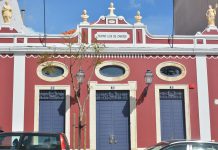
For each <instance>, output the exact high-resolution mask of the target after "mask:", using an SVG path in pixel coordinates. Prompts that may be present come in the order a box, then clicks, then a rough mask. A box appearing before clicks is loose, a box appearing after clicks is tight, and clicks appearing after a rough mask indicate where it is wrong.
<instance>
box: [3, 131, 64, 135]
mask: <svg viewBox="0 0 218 150" xmlns="http://www.w3.org/2000/svg"><path fill="white" fill-rule="evenodd" d="M7 134H8V135H13V134H14V135H15V134H16V135H17V134H21V135H24V134H25V135H27V134H28V135H60V134H63V133H60V132H57V133H55V132H1V133H0V135H7Z"/></svg>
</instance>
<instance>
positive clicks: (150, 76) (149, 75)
mask: <svg viewBox="0 0 218 150" xmlns="http://www.w3.org/2000/svg"><path fill="white" fill-rule="evenodd" d="M153 77H154V75H153V73H152V72H151V70H146V73H145V76H144V78H145V83H146V84H147V86H146V87H145V89H144V91H143V95H144V97H145V96H146V95H147V93H148V87H149V86H150V85H151V84H152V80H153Z"/></svg>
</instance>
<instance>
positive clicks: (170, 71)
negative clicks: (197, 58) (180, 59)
mask: <svg viewBox="0 0 218 150" xmlns="http://www.w3.org/2000/svg"><path fill="white" fill-rule="evenodd" d="M160 72H161V74H163V75H165V76H169V77H176V76H179V75H180V74H181V73H182V70H181V69H180V68H179V67H176V66H166V67H163V68H161V69H160Z"/></svg>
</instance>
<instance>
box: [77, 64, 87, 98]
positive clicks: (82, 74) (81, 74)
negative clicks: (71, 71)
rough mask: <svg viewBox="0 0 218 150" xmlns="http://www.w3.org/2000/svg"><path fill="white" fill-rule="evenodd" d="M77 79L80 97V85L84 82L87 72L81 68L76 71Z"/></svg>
mask: <svg viewBox="0 0 218 150" xmlns="http://www.w3.org/2000/svg"><path fill="white" fill-rule="evenodd" d="M76 79H77V83H78V89H77V91H76V92H77V96H78V97H80V86H81V84H82V83H83V80H84V79H85V72H84V71H83V70H82V69H81V68H80V69H79V71H78V72H77V73H76Z"/></svg>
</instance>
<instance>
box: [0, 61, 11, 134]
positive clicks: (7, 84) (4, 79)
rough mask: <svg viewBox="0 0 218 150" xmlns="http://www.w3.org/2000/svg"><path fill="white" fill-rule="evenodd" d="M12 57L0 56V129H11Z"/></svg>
mask: <svg viewBox="0 0 218 150" xmlns="http://www.w3.org/2000/svg"><path fill="white" fill-rule="evenodd" d="M13 63H14V59H13V58H2V57H0V68H1V71H0V83H1V84H0V91H1V92H0V129H1V130H4V131H12V106H13Z"/></svg>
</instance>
